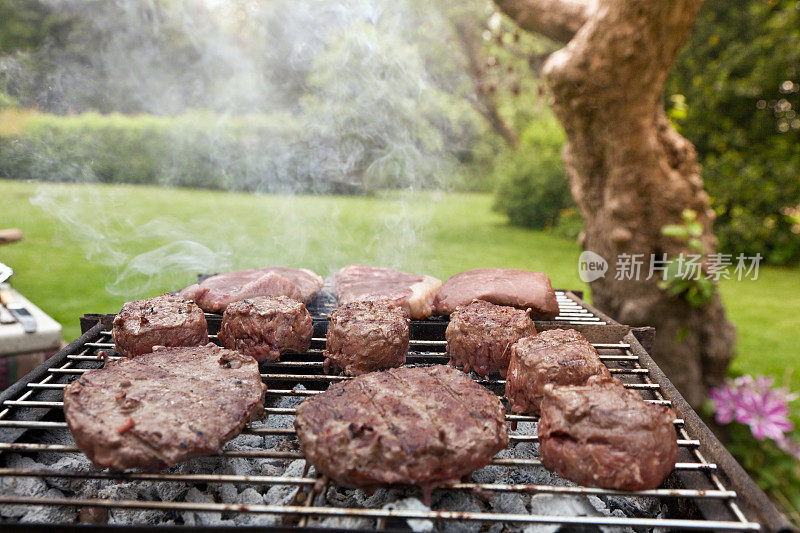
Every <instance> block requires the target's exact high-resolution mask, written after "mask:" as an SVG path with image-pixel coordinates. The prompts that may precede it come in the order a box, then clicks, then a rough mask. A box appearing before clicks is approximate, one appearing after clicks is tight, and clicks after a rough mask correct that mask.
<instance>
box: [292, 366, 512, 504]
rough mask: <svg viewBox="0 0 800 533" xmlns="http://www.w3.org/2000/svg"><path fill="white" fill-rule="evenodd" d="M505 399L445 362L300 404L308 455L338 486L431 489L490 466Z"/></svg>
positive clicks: (502, 440)
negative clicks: (396, 486)
mask: <svg viewBox="0 0 800 533" xmlns="http://www.w3.org/2000/svg"><path fill="white" fill-rule="evenodd" d="M504 415H505V412H504V409H503V405H502V404H501V403H500V400H499V399H498V398H497V397H496V396H495V395H494V394H492V393H491V392H490V391H489V390H487V389H486V388H484V387H482V386H481V385H478V384H477V383H475V382H474V381H472V380H471V379H470V378H469V376H467V375H466V374H464V373H463V372H460V371H458V370H456V369H454V368H451V367H448V366H432V367H402V368H394V369H391V370H386V371H384V372H373V373H370V374H365V375H363V376H359V377H357V378H354V379H352V380H350V381H345V382H339V383H335V384H333V385H331V386H330V388H328V390H327V391H325V392H324V393H322V394H319V395H316V396H314V397H312V398H309V399H307V400H305V401H304V402H303V403H302V404H300V406H299V407H298V409H297V417H296V419H295V428H296V429H297V435H298V438H299V439H300V444H301V446H302V448H303V451H304V452H305V455H306V457H307V458H308V460H309V461H310V462H311V463H312V464H313V465H314V466H315V467H316V468H317V470H318V471H320V472H322V473H323V474H325V475H326V476H328V477H329V478H331V479H333V480H334V481H335V482H336V483H338V484H340V485H343V486H347V487H367V488H372V487H377V486H380V485H386V484H392V483H403V484H412V485H420V486H422V487H423V492H424V493H425V495H426V499H429V495H430V490H431V488H433V487H435V486H436V485H438V484H440V483H445V482H451V481H458V480H460V479H461V478H462V477H464V476H466V475H468V474H469V473H471V472H472V471H474V470H476V469H478V468H481V467H483V466H484V465H486V464H487V463H488V462H489V461H490V460H491V459H492V457H493V456H494V455H495V454H496V453H497V452H499V451H500V450H502V449H503V448H505V446H506V444H507V443H508V430H507V427H506V423H505V417H504Z"/></svg>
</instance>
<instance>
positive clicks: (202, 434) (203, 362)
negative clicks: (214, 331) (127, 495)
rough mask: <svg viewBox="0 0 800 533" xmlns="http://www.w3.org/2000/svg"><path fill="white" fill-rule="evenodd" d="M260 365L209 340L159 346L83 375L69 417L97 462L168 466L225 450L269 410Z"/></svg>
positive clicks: (73, 387) (68, 393) (69, 396)
mask: <svg viewBox="0 0 800 533" xmlns="http://www.w3.org/2000/svg"><path fill="white" fill-rule="evenodd" d="M265 390H266V386H265V385H264V384H263V383H262V382H261V375H260V374H259V372H258V363H257V362H256V360H255V359H253V358H252V357H248V356H246V355H242V354H240V353H238V352H234V351H233V350H226V349H224V348H220V347H219V346H215V345H214V344H207V345H205V346H200V347H196V348H157V349H156V351H154V352H153V353H149V354H145V355H142V356H139V357H136V358H134V359H119V360H117V361H111V362H108V363H106V365H105V366H104V367H103V368H101V369H98V370H90V371H89V372H86V373H84V374H83V375H82V376H81V377H80V378H79V379H78V380H77V381H75V382H73V383H71V384H70V385H68V386H67V387H66V389H65V390H64V416H65V417H66V419H67V424H68V425H69V429H70V431H71V432H72V436H73V437H74V439H75V442H76V444H77V445H78V448H80V449H81V451H82V452H83V453H85V454H86V456H87V457H88V458H89V460H90V461H92V464H94V466H95V467H96V468H110V469H111V470H125V469H127V468H142V469H144V470H149V471H157V470H163V469H164V468H167V467H170V466H173V465H175V464H177V463H179V462H181V461H185V460H187V459H191V458H192V457H198V456H202V455H210V454H214V453H217V452H219V450H220V449H221V448H222V445H223V444H224V443H225V442H226V441H227V440H229V439H231V438H233V437H235V436H236V435H238V434H239V432H240V431H241V430H242V427H244V425H245V424H247V423H248V422H249V421H250V420H251V419H252V418H253V417H255V416H257V415H259V414H260V413H261V412H262V411H263V408H264V391H265Z"/></svg>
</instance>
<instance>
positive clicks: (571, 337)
mask: <svg viewBox="0 0 800 533" xmlns="http://www.w3.org/2000/svg"><path fill="white" fill-rule="evenodd" d="M510 358H511V362H510V363H509V366H508V379H507V381H506V398H508V401H509V403H510V404H511V412H512V413H517V414H520V413H526V414H538V413H539V408H540V405H541V402H542V397H543V396H544V387H545V385H547V384H548V383H552V384H553V385H581V384H582V383H585V382H586V380H587V379H589V376H594V375H598V376H605V377H610V376H611V374H610V373H609V371H608V368H607V367H606V365H604V364H603V362H602V361H601V360H600V356H599V355H597V350H595V349H594V346H592V345H591V344H590V343H589V341H587V340H586V339H585V338H584V337H583V335H581V334H580V333H578V332H577V331H575V330H572V329H552V330H549V331H543V332H541V333H539V334H538V335H536V336H533V337H526V338H524V339H520V340H519V341H518V342H517V343H516V344H514V346H512V347H511V350H510Z"/></svg>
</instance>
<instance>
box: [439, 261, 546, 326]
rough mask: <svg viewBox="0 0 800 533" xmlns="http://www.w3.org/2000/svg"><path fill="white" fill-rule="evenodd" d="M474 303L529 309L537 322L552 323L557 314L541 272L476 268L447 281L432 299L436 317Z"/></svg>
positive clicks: (544, 276)
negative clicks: (479, 301)
mask: <svg viewBox="0 0 800 533" xmlns="http://www.w3.org/2000/svg"><path fill="white" fill-rule="evenodd" d="M475 299H478V300H486V301H487V302H492V303H494V304H497V305H510V306H511V307H518V308H520V309H527V308H530V309H531V316H532V317H533V318H537V319H540V320H552V319H553V318H555V317H556V315H557V314H558V301H557V300H556V293H555V291H553V287H552V286H551V285H550V278H548V277H547V276H546V275H545V274H542V273H541V272H528V271H527V270H514V269H511V268H477V269H475V270H467V271H466V272H461V273H460V274H456V275H455V276H453V277H451V278H450V279H448V280H447V281H445V282H444V285H442V288H441V289H439V293H438V294H437V296H436V302H435V307H436V314H438V315H449V314H450V313H452V312H453V311H455V310H456V308H457V307H459V306H462V305H467V304H469V303H470V302H471V301H472V300H475Z"/></svg>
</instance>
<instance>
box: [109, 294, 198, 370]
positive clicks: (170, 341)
mask: <svg viewBox="0 0 800 533" xmlns="http://www.w3.org/2000/svg"><path fill="white" fill-rule="evenodd" d="M111 336H112V337H113V339H114V344H115V345H116V350H117V351H118V352H119V353H120V354H122V355H125V356H127V357H135V356H137V355H142V354H145V353H150V352H152V351H153V346H199V345H201V344H206V343H207V342H208V329H207V326H206V317H205V314H203V310H202V309H200V308H199V307H198V306H196V305H195V304H194V303H193V302H191V301H188V300H184V299H183V298H180V297H178V296H174V295H172V294H164V295H161V296H159V297H157V298H149V299H147V300H136V301H135V302H128V303H126V304H125V305H123V306H122V311H120V313H119V314H118V315H117V316H116V317H115V318H114V326H113V327H112V329H111Z"/></svg>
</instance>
